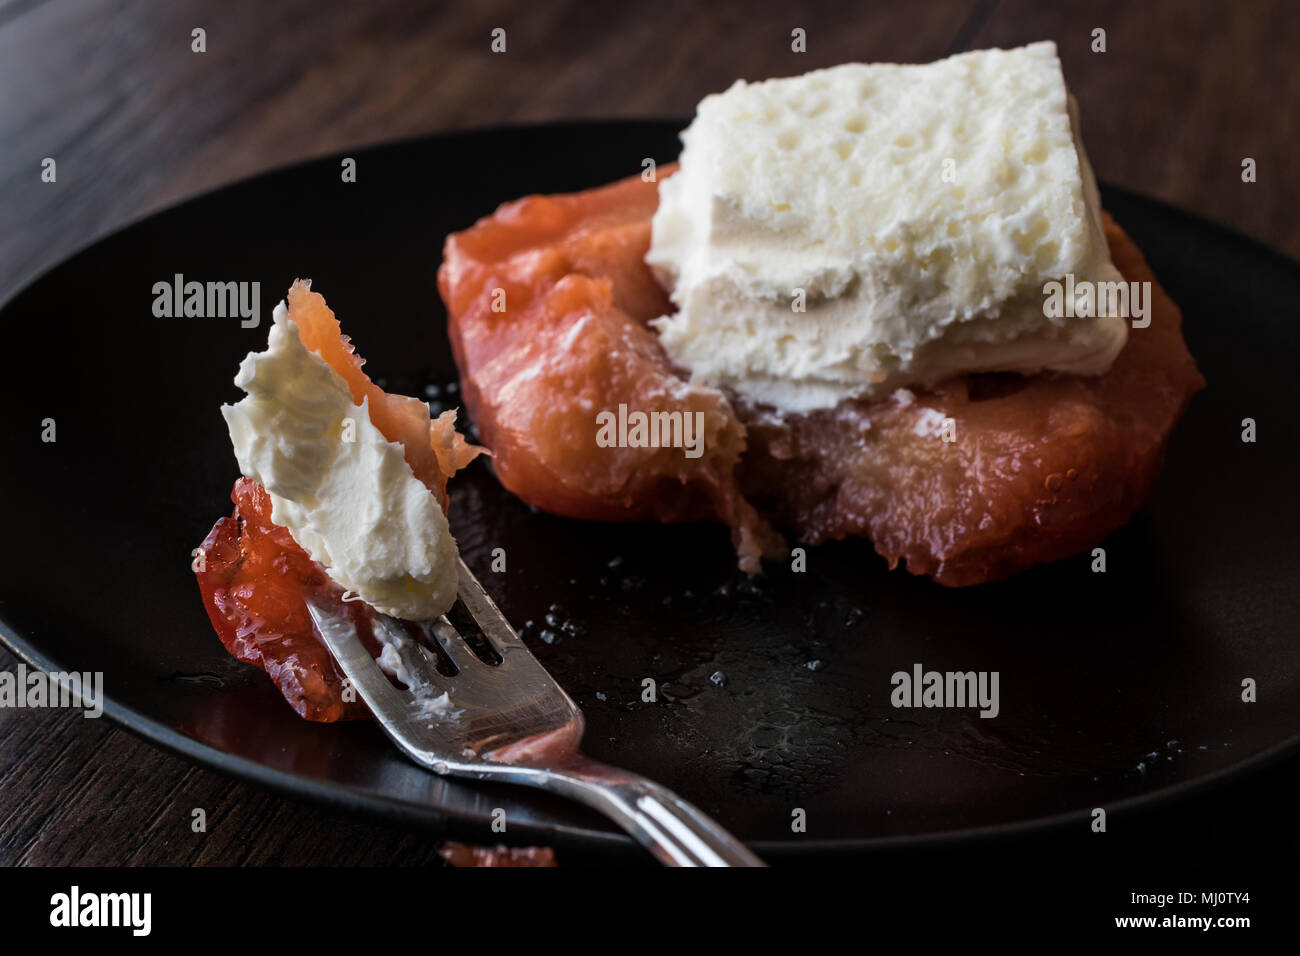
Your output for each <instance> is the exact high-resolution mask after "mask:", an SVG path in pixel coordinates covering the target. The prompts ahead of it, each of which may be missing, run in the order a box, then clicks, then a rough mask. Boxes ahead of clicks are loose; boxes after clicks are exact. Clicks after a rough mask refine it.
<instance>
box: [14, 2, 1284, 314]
mask: <svg viewBox="0 0 1300 956" xmlns="http://www.w3.org/2000/svg"><path fill="white" fill-rule="evenodd" d="M196 27H201V28H203V29H204V30H205V31H206V47H207V51H206V52H205V53H201V54H200V53H194V52H192V51H191V31H192V30H193V29H194V28H196ZM496 27H501V28H503V29H505V30H506V36H507V49H506V52H505V53H504V54H494V53H492V52H491V51H490V49H489V44H490V33H491V31H492V30H493V29H494V28H496ZM796 27H799V28H802V29H803V30H804V31H805V33H806V37H807V52H806V53H802V54H796V53H793V52H792V51H791V48H790V47H791V43H790V34H791V31H792V30H793V29H794V28H796ZM1095 29H1103V30H1105V31H1106V52H1105V53H1093V52H1092V51H1091V47H1092V43H1093V31H1094V30H1095ZM1044 38H1048V39H1052V40H1055V41H1056V43H1057V46H1058V48H1059V51H1060V57H1061V60H1062V63H1063V64H1064V67H1065V76H1066V81H1067V83H1068V85H1069V87H1070V89H1071V90H1072V91H1073V93H1074V95H1075V96H1076V97H1077V98H1078V100H1079V104H1080V108H1081V111H1082V117H1083V127H1084V140H1085V142H1086V144H1087V149H1088V152H1089V154H1090V157H1091V159H1092V162H1093V165H1094V167H1095V168H1096V171H1097V175H1098V177H1099V178H1101V179H1103V180H1106V181H1108V182H1112V183H1115V184H1118V185H1121V186H1127V187H1130V188H1132V189H1135V190H1137V191H1139V192H1143V193H1146V194H1148V195H1152V196H1157V197H1159V198H1161V199H1164V200H1167V201H1169V202H1172V203H1175V204H1177V205H1180V206H1183V207H1186V208H1188V209H1192V210H1195V211H1196V212H1198V213H1200V214H1202V215H1204V216H1206V217H1208V218H1210V219H1213V220H1216V221H1218V222H1220V223H1223V224H1225V225H1228V226H1231V227H1233V228H1235V229H1237V230H1239V231H1242V232H1245V233H1247V234H1248V235H1251V236H1253V237H1255V238H1256V239H1259V240H1261V241H1262V242H1264V243H1267V244H1268V245H1271V246H1274V247H1276V248H1278V249H1280V250H1281V251H1283V252H1285V253H1287V254H1289V255H1290V256H1292V257H1296V258H1300V215H1298V212H1297V211H1298V210H1300V177H1297V176H1295V175H1294V173H1293V163H1294V157H1295V155H1296V153H1297V151H1300V109H1297V108H1296V106H1297V104H1300V66H1297V58H1298V57H1300V5H1297V4H1296V3H1295V0H1245V2H1226V0H1225V2H1209V0H1139V2H1132V0H1097V2H1087V3H1082V2H1079V3H1058V2H1052V3H1044V2H1041V0H909V2H881V0H872V2H869V3H868V2H852V0H836V2H821V3H816V2H813V3H790V2H753V3H739V2H733V0H719V2H709V3H699V2H695V0H656V2H655V3H592V2H589V0H588V2H583V0H541V2H527V3H525V2H518V0H516V2H509V0H474V2H472V3H470V2H444V3H420V2H409V0H408V2H396V0H368V2H365V3H360V2H356V3H325V2H321V0H277V2H275V3H267V2H265V0H225V2H208V3H203V2H196V0H165V2H164V0H133V2H131V0H0V301H2V300H4V299H6V298H8V297H9V296H10V295H12V294H13V293H14V292H15V291H17V289H18V288H19V287H20V286H21V285H22V284H24V283H25V282H27V281H29V280H30V279H31V278H33V277H34V276H35V275H36V274H38V273H39V272H40V271H41V270H43V269H45V268H48V267H49V266H51V265H53V264H54V263H56V262H58V261H59V260H61V259H62V258H65V257H66V255H67V254H68V253H69V252H71V251H72V250H74V249H76V248H78V247H80V246H82V245H84V244H86V243H87V242H89V241H91V240H92V239H94V238H97V237H99V236H102V235H104V234H106V233H107V232H110V231H112V230H113V229H115V228H117V227H118V226H120V225H122V224H123V223H125V222H128V221H130V220H132V219H135V218H137V217H139V216H141V215H143V214H145V213H148V212H150V211H153V210H156V209H159V208H161V207H163V206H166V205H168V204H171V203H174V202H176V201H177V200H179V199H182V198H184V197H186V196H190V195H193V194H194V193H196V192H201V191H203V190H207V189H211V188H213V187H215V186H218V185H220V184H222V183H226V182H230V181H232V180H236V179H240V178H243V177H245V176H248V175H250V174H252V173H255V172H257V171H259V170H263V169H267V168H270V167H273V166H278V165H282V164H284V163H288V162H292V161H295V160H301V159H306V158H309V157H315V156H320V155H322V154H329V153H333V152H337V151H340V150H344V149H351V148H355V147H357V146H361V145H366V144H371V143H377V142H382V141H385V140H392V139H398V138H404V137H411V136H419V135H421V134H425V133H430V132H434V131H438V130H445V129H460V128H467V127H476V126H492V125H497V124H503V123H536V122H547V121H551V120H557V119H572V118H597V117H600V118H609V117H682V118H686V117H688V116H690V115H691V114H692V112H693V111H694V107H695V104H696V102H697V101H698V100H699V99H700V97H701V96H703V95H705V94H706V93H709V92H713V91H716V90H721V89H723V88H725V87H727V86H728V85H730V84H731V82H732V81H733V80H735V79H737V78H738V77H743V78H746V79H761V78H765V77H768V76H781V75H789V74H795V73H801V72H805V71H807V70H810V69H814V68H817V67H822V66H830V65H833V64H836V63H842V62H847V61H853V60H860V61H873V60H890V61H903V62H908V61H928V60H934V59H938V58H941V57H944V56H946V55H948V54H951V53H955V52H959V51H961V50H968V49H975V48H980V47H990V46H1016V45H1019V44H1023V43H1027V42H1030V41H1033V40H1040V39H1044ZM1284 104H1289V105H1290V108H1282V107H1283V105H1284ZM45 157H53V158H54V159H55V160H56V162H57V164H58V166H57V168H58V181H57V183H56V184H45V183H42V182H41V181H40V169H41V160H42V159H43V158H45ZM1244 157H1251V158H1253V159H1255V160H1256V163H1257V169H1258V174H1257V175H1258V181H1257V182H1255V183H1253V184H1249V185H1247V184H1244V183H1242V181H1241V162H1242V159H1243V158H1244ZM521 160H526V158H523V157H521ZM449 188H450V187H449ZM250 227H253V228H255V227H256V224H250Z"/></svg>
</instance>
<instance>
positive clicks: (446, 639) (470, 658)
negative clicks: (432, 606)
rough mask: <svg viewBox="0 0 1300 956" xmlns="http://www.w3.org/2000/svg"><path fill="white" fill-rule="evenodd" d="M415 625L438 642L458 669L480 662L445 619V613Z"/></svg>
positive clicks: (429, 637)
mask: <svg viewBox="0 0 1300 956" xmlns="http://www.w3.org/2000/svg"><path fill="white" fill-rule="evenodd" d="M416 626H417V627H419V628H420V630H421V631H423V632H424V635H425V637H427V638H428V639H429V640H432V641H437V642H438V645H439V646H440V647H441V648H442V649H443V650H444V651H446V653H447V656H448V657H450V658H451V662H452V663H453V664H455V665H456V667H457V668H458V669H460V670H464V669H465V668H467V667H473V666H474V665H475V664H481V663H482V661H480V660H479V659H478V655H476V654H475V653H474V649H473V648H471V647H470V646H469V644H468V643H467V642H466V640H465V638H464V637H463V636H462V635H461V633H460V631H458V630H456V628H455V627H454V626H452V623H451V621H449V620H447V615H445V614H444V615H443V616H442V617H440V618H438V619H437V620H434V621H421V622H420V623H419V624H418V625H416Z"/></svg>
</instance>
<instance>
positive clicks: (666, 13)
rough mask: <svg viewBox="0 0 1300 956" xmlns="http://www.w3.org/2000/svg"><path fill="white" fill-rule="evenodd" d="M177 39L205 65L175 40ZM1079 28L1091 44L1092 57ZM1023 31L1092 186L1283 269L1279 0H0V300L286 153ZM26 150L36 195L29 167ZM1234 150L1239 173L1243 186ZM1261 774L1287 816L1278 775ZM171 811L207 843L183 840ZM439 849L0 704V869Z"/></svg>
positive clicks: (1285, 225)
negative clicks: (1195, 222) (1054, 72)
mask: <svg viewBox="0 0 1300 956" xmlns="http://www.w3.org/2000/svg"><path fill="white" fill-rule="evenodd" d="M498 26H499V27H503V28H505V29H506V31H507V34H506V35H507V52H506V53H505V54H500V55H498V54H493V53H491V52H490V50H489V33H490V31H491V30H492V29H493V28H494V27H498ZM194 27H203V28H204V29H205V30H206V31H207V52H206V53H202V54H199V53H194V52H192V51H191V49H190V45H191V39H190V31H191V30H192V29H193V28H194ZM796 27H800V28H803V29H804V30H805V31H806V33H807V53H805V54H802V55H800V54H795V53H792V52H791V50H790V32H791V30H792V29H794V28H796ZM1094 28H1103V29H1105V30H1106V39H1107V52H1106V53H1104V54H1098V53H1092V52H1090V50H1089V46H1090V43H1091V34H1092V31H1093V29H1094ZM1041 38H1051V39H1054V40H1055V41H1056V42H1057V44H1058V46H1059V48H1060V54H1061V59H1062V61H1063V63H1064V67H1065V72H1066V78H1067V81H1068V83H1069V85H1070V87H1071V89H1072V91H1073V92H1074V94H1075V95H1076V96H1077V98H1078V100H1079V103H1080V108H1081V111H1082V116H1083V125H1084V138H1085V141H1086V144H1087V148H1088V152H1089V154H1090V156H1091V159H1092V161H1093V165H1094V166H1095V168H1096V170H1097V174H1098V176H1099V177H1100V178H1102V179H1105V180H1108V181H1110V182H1114V183H1118V184H1121V185H1124V186H1128V187H1131V188H1133V189H1136V190H1139V191H1141V192H1144V193H1148V194H1150V195H1153V196H1158V197H1160V198H1162V199H1165V200H1167V201H1170V202H1173V203H1176V204H1178V205H1180V206H1183V207H1186V208H1188V209H1191V210H1194V211H1196V212H1198V213H1200V214H1202V215H1204V216H1206V217H1208V218H1210V219H1214V220H1216V221H1218V222H1221V223H1224V224H1226V225H1228V226H1231V227H1233V228H1236V229H1238V230H1240V231H1243V232H1245V233H1247V234H1249V235H1251V236H1253V237H1255V238H1257V239H1259V240H1261V241H1263V242H1265V243H1267V244H1269V245H1271V246H1274V247H1276V248H1278V249H1280V250H1282V251H1283V252H1285V253H1287V254H1289V255H1291V256H1292V257H1296V258H1300V177H1297V176H1296V175H1295V166H1294V157H1295V156H1296V155H1297V153H1300V110H1298V109H1297V105H1298V104H1300V67H1298V66H1297V55H1298V54H1300V12H1298V8H1297V5H1296V4H1295V3H1294V2H1293V0H1274V2H1250V3H1223V4H1218V3H1189V2H1185V0H1179V2H1174V0H1168V2H1152V3H1140V2H1139V3H1135V2H1128V0H1105V2H1095V3H1086V4H1082V3H1081V4H1074V5H1066V4H1059V3H1040V2H1035V0H996V2H989V0H939V2H919V0H908V2H903V3H881V2H872V3H857V4H855V3H845V2H838V3H826V4H798V3H776V2H771V3H755V4H744V5H741V4H729V3H707V4H705V3H699V2H675V0H665V2H657V3H654V4H643V3H589V2H580V0H569V2H560V3H545V2H533V3H504V2H500V0H475V2H473V3H465V2H456V3H446V4H437V5H419V4H412V3H400V4H399V3H390V2H369V3H364V4H362V3H350V4H337V5H333V4H325V3H322V2H320V0H287V2H276V3H268V2H265V0H252V2H249V0H234V2H225V3H210V4H196V3H190V2H161V0H155V2H109V0H90V2H72V0H8V2H0V301H3V300H4V299H6V298H7V297H8V296H10V295H11V294H13V293H14V292H15V291H16V290H17V289H18V288H20V287H21V286H22V285H23V284H24V283H26V282H27V281H29V280H30V279H32V278H33V277H34V276H36V275H37V274H39V273H40V272H41V271H42V270H44V269H46V268H48V267H50V266H51V265H53V264H55V263H57V262H58V261H59V260H61V259H62V258H64V257H66V256H67V255H68V254H69V253H70V252H72V251H74V250H76V249H78V248H80V247H81V246H84V245H85V244H87V243H89V242H91V241H93V240H94V239H96V238H97V237H100V236H103V235H105V234H107V233H109V232H111V231H113V230H114V229H116V228H118V227H119V226H121V225H122V224H124V223H126V222H129V221H131V220H134V219H136V218H139V217H140V216H142V215H145V214H147V213H149V212H150V211H153V210H156V209H159V208H162V207H164V206H166V205H168V204H171V203H173V202H175V201H177V200H179V199H181V198H183V197H186V196H188V195H191V194H194V193H196V192H199V191H202V190H206V189H210V188H212V187H214V186H217V185H219V184H222V183H225V182H230V181H233V180H237V179H240V178H242V177H245V176H247V175H249V174H251V173H254V172H256V171H258V170H262V169H266V168H270V167H273V166H278V165H281V164H283V163H286V162H290V161H293V160H298V159H303V158H307V157H313V156H319V155H323V154H329V153H332V152H337V151H340V150H343V149H346V148H351V147H355V146H359V145H364V144H368V143H374V142H381V141H384V140H390V139H395V138H401V137H409V136H415V135H419V134H422V133H427V132H431V131H436V130H442V129H452V128H464V127H474V126H488V125H495V124H500V123H514V122H542V121H547V120H553V119H561V118H574V117H591V118H597V117H663V116H686V115H688V114H689V113H690V112H691V111H692V109H693V107H694V104H695V102H696V101H697V100H698V99H699V98H700V97H701V96H702V95H703V94H705V93H708V92H710V91H714V90H718V89H721V88H724V87H725V86H727V85H728V84H729V83H730V82H731V81H732V80H734V79H735V78H737V77H746V78H751V79H753V78H761V77H765V76H773V75H786V74H792V73H798V72H803V71H805V70H808V69H812V68H815V67H819V66H827V65H831V64H834V63H838V62H843V61H848V60H898V61H924V60H931V59H935V58H939V57H942V56H944V55H946V54H949V53H952V52H956V51H959V50H965V49H972V48H978V47H986V46H1011V45H1017V44H1020V43H1024V42H1029V41H1032V40H1037V39H1041ZM45 157H52V158H54V159H55V160H56V163H57V177H58V178H57V182H55V183H42V182H41V180H40V171H41V161H42V159H44V158H45ZM1244 157H1252V158H1254V159H1255V160H1256V162H1257V164H1258V181H1257V182H1256V183H1254V184H1249V185H1247V184H1243V183H1242V181H1241V162H1242V159H1243V158H1244ZM521 161H526V158H521ZM503 198H507V197H503ZM256 227H257V226H256V224H250V228H256ZM12 664H13V659H12V657H10V656H9V655H7V654H4V653H3V652H0V666H5V667H11V666H12ZM1271 773H1272V775H1271V777H1269V778H1268V779H1269V781H1270V782H1269V784H1268V786H1269V787H1270V788H1271V789H1272V791H1274V792H1276V791H1277V790H1278V788H1284V789H1283V792H1284V793H1286V792H1289V793H1290V794H1291V798H1290V799H1291V803H1292V804H1294V802H1295V797H1296V796H1297V795H1300V789H1297V787H1296V784H1295V777H1296V773H1295V768H1294V767H1283V768H1280V769H1275V770H1274V771H1272V772H1271ZM1287 787H1289V788H1290V790H1289V791H1286V790H1285V788H1287ZM1279 805H1280V804H1279ZM195 807H203V808H204V809H205V810H206V812H207V815H208V819H209V828H208V832H207V833H206V834H203V835H196V834H193V833H192V832H191V831H190V828H189V820H190V812H191V810H192V809H193V808H195ZM1220 825H1222V824H1220ZM437 845H438V843H437V840H436V839H434V838H432V837H430V836H428V835H424V834H410V833H405V832H402V831H399V830H394V829H389V828H385V827H380V826H374V825H372V824H370V823H368V822H365V821H357V820H351V819H348V818H345V817H343V816H340V815H338V814H335V813H332V812H329V811H325V810H321V809H317V808H313V807H308V806H305V805H302V804H299V803H296V802H294V801H290V800H285V799H282V798H280V797H278V796H275V795H273V794H269V793H267V792H264V791H262V790H259V789H257V788H254V787H250V786H246V785H243V784H240V783H237V782H233V781H230V780H228V779H226V778H224V777H222V776H219V775H217V774H214V773H212V772H209V771H206V770H202V769H199V768H196V767H193V766H191V765H190V764H188V763H186V762H185V761H183V760H181V759H179V758H176V757H173V756H171V755H168V754H164V753H161V752H158V751H157V750H155V749H153V748H152V747H150V746H149V745H147V744H145V743H143V742H141V741H139V740H137V739H136V738H134V737H133V736H131V735H129V734H127V733H125V732H123V731H121V730H119V729H117V728H115V727H114V726H112V725H111V724H110V723H108V722H107V721H88V720H83V719H81V718H80V717H79V716H77V715H72V714H67V713H58V712H50V711H12V710H0V863H8V864H15V863H22V864H53V863H92V864H145V863H163V864H190V863H200V864H236V863H273V864H276V863H278V864H298V863H428V862H434V861H436V860H437V854H436V850H437ZM562 862H563V860H562Z"/></svg>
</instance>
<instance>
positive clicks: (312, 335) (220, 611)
mask: <svg viewBox="0 0 1300 956" xmlns="http://www.w3.org/2000/svg"><path fill="white" fill-rule="evenodd" d="M362 364H363V361H362V359H361V358H360V357H359V356H357V355H356V354H355V352H354V350H353V348H352V345H351V343H350V341H349V340H348V339H347V337H346V336H344V335H342V332H341V329H340V326H339V322H338V320H337V319H336V318H335V317H334V313H333V312H331V311H330V309H329V307H328V306H327V305H326V304H325V300H324V299H323V298H322V297H321V296H320V295H319V294H317V293H315V292H312V291H311V288H310V285H309V283H306V282H302V281H299V282H295V283H294V284H293V287H292V288H290V290H289V295H288V303H287V305H286V304H285V303H281V304H280V305H279V306H277V307H276V309H275V313H274V322H273V324H272V326H271V330H270V336H269V342H268V347H267V350H266V351H265V352H260V353H250V354H249V355H248V356H247V357H246V358H245V359H244V361H243V363H242V364H241V365H240V369H239V374H238V376H237V377H236V379H235V384H237V385H239V386H240V387H241V388H243V389H244V390H245V391H246V392H247V395H246V397H245V398H244V399H242V400H241V401H239V402H238V403H236V404H234V405H225V406H223V407H222V413H223V415H224V416H225V418H226V422H227V425H228V427H229V430H230V437H231V443H232V445H233V446H234V450H235V456H236V459H237V460H238V462H239V465H240V469H241V471H242V472H243V474H244V477H242V478H240V479H239V480H238V481H236V483H235V487H234V489H233V491H232V493H231V498H232V500H233V501H234V504H235V511H234V514H233V515H232V516H231V517H229V518H222V519H220V520H219V521H217V523H216V525H215V526H214V527H213V529H212V531H211V532H210V533H209V534H208V536H207V538H206V539H205V540H204V542H203V544H202V545H201V546H200V547H199V549H198V552H197V554H196V558H195V573H196V576H197V578H198V583H199V588H200V591H201V592H202V595H203V600H204V605H205V607H206V608H207V611H208V616H209V618H210V619H211V621H212V624H213V626H214V627H215V628H216V631H217V634H218V635H219V636H220V638H221V640H222V643H223V644H224V645H225V646H226V649H227V650H228V651H229V652H230V653H231V654H233V655H234V656H235V657H237V658H239V659H240V660H244V661H248V662H249V663H252V664H256V665H257V666H259V667H261V668H262V669H263V670H265V671H266V672H267V673H268V674H269V675H270V676H271V679H272V680H273V681H274V682H275V684H276V686H277V687H279V689H280V691H281V693H282V694H283V695H284V696H285V699H286V700H288V701H289V703H290V704H291V705H292V706H293V708H294V709H295V710H296V711H297V712H298V713H299V714H300V715H302V716H303V717H306V718H308V719H311V720H338V719H340V718H344V717H360V716H365V715H366V713H367V711H366V709H365V706H364V705H363V704H362V703H361V702H360V701H359V700H357V699H356V698H355V696H349V695H345V694H344V693H343V677H342V674H341V672H340V671H339V670H338V668H337V667H336V666H335V664H334V661H333V660H332V658H331V657H330V654H329V651H328V650H327V649H326V647H325V645H324V644H322V643H321V642H320V640H319V638H318V637H317V636H316V634H315V630H314V627H313V625H312V622H311V619H310V616H309V614H308V612H307V608H306V605H305V603H304V598H305V597H306V596H308V595H312V596H316V597H317V598H319V599H322V600H326V601H328V602H329V603H330V604H332V605H333V606H334V608H335V610H336V611H338V612H339V613H342V614H344V615H345V616H347V617H348V618H349V619H350V620H351V621H352V622H353V623H354V624H355V625H356V626H357V630H358V633H359V634H360V636H361V639H362V641H363V643H366V644H367V646H368V647H369V648H370V649H371V650H372V652H374V653H375V654H376V656H377V657H380V663H381V666H383V665H384V664H385V662H386V661H387V660H388V658H386V657H382V656H380V655H381V654H382V650H383V648H381V647H380V646H379V643H378V642H377V641H376V640H375V638H374V635H373V632H372V628H371V626H370V623H371V621H372V620H373V617H374V614H375V613H376V612H379V613H384V614H389V615H392V616H394V617H398V618H403V619H407V620H427V619H431V618H435V617H437V616H438V615H440V614H442V613H443V612H444V611H446V610H447V609H448V608H449V607H450V606H451V605H452V603H453V602H454V601H455V598H456V582H457V571H456V544H455V541H454V540H453V538H452V536H451V531H450V529H449V528H448V525H447V518H446V508H447V491H446V487H447V479H448V478H449V477H450V476H451V475H452V474H454V473H455V472H456V471H457V470H459V469H460V468H463V467H464V466H465V465H466V464H468V463H469V462H470V461H471V460H472V459H473V458H474V456H475V455H476V454H477V453H478V451H479V449H476V448H473V447H471V446H469V445H468V444H466V442H465V440H464V439H463V438H462V437H461V436H460V435H459V434H458V433H457V432H456V430H455V426H454V421H455V412H454V411H452V412H446V413H444V414H443V415H442V416H440V417H438V418H430V415H429V407H428V405H426V404H425V403H424V402H422V401H420V400H418V399H415V398H408V397H406V396H402V395H390V394H388V393H386V392H384V391H383V390H382V389H381V388H379V386H377V385H375V384H374V383H373V382H372V381H370V379H369V378H368V377H367V376H366V374H365V373H364V372H363V371H362Z"/></svg>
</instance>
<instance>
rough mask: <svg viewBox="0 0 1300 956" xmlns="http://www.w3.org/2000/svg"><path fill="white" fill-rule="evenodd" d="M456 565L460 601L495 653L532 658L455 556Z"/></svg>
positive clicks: (507, 622)
mask: <svg viewBox="0 0 1300 956" xmlns="http://www.w3.org/2000/svg"><path fill="white" fill-rule="evenodd" d="M456 564H457V565H458V566H459V570H460V599H461V601H463V602H464V604H465V607H466V609H467V610H468V611H469V613H470V616H471V617H473V618H474V622H475V623H476V624H477V625H478V626H479V627H480V628H481V629H482V631H483V633H484V635H485V636H486V637H487V639H488V640H489V641H490V642H491V643H493V644H495V645H496V649H497V652H498V653H501V652H503V651H506V650H515V651H523V652H524V653H525V654H527V655H528V656H529V657H532V653H533V652H532V651H530V650H528V646H527V645H526V644H525V643H524V642H523V641H521V640H520V639H519V635H518V634H516V633H515V629H514V628H513V627H511V626H510V622H509V621H507V620H506V617H505V615H504V614H502V613H501V611H500V610H499V609H498V608H497V606H496V603H495V602H494V601H493V600H492V598H490V597H488V593H487V592H486V591H484V590H483V585H481V584H479V583H478V578H476V577H474V573H473V572H472V571H470V569H469V567H468V566H467V565H466V564H465V559H464V558H462V557H460V556H459V555H457V557H456ZM502 657H503V658H505V657H506V655H505V654H504V653H502Z"/></svg>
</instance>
